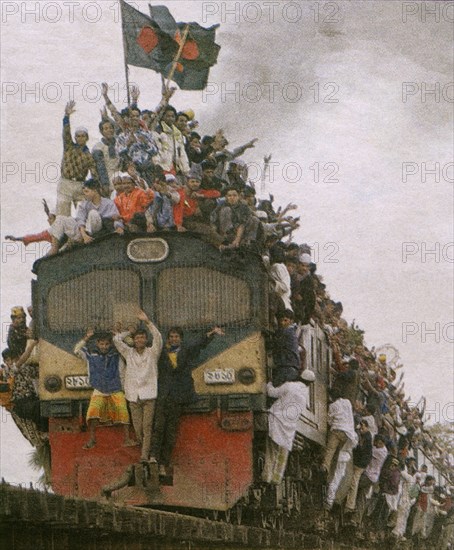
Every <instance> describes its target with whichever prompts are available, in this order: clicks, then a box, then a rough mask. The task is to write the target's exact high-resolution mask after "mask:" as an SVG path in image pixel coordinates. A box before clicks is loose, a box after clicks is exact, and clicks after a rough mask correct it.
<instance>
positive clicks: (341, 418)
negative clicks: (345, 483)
mask: <svg viewBox="0 0 454 550" xmlns="http://www.w3.org/2000/svg"><path fill="white" fill-rule="evenodd" d="M329 396H330V399H331V404H330V405H329V407H328V425H329V431H328V439H327V442H326V448H325V456H324V458H323V463H322V466H321V470H322V473H323V474H324V476H326V478H327V477H328V475H329V473H330V469H331V463H332V461H333V458H334V456H335V454H336V452H337V451H338V450H340V449H341V448H342V447H343V446H344V445H345V443H346V442H347V440H350V441H352V442H353V441H356V442H357V441H358V439H357V435H356V432H355V422H354V418H353V409H352V404H351V403H350V401H349V400H348V399H344V398H343V397H341V395H340V392H339V391H338V390H337V389H336V388H332V389H330V391H329ZM355 444H356V443H355Z"/></svg>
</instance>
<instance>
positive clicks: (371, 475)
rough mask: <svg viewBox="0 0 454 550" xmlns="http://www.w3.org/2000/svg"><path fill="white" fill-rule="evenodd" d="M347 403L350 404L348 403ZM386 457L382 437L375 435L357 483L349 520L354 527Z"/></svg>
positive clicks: (362, 515) (360, 522)
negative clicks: (352, 512) (366, 461)
mask: <svg viewBox="0 0 454 550" xmlns="http://www.w3.org/2000/svg"><path fill="white" fill-rule="evenodd" d="M347 402H348V403H350V402H349V401H347ZM387 456H388V449H387V448H386V445H385V439H384V437H383V436H381V435H376V436H375V438H374V443H373V446H372V459H371V461H370V462H369V465H368V466H367V468H366V469H365V470H364V472H363V473H362V475H361V477H360V479H359V483H358V494H357V497H356V509H355V513H354V515H353V517H352V518H351V522H352V523H353V524H355V525H361V524H362V521H363V517H364V513H365V511H366V508H367V504H368V501H369V498H370V494H371V492H372V486H373V485H375V484H376V483H377V482H378V480H379V478H380V472H381V469H382V466H383V464H384V462H385V460H386V457H387Z"/></svg>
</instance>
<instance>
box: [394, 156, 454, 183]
mask: <svg viewBox="0 0 454 550" xmlns="http://www.w3.org/2000/svg"><path fill="white" fill-rule="evenodd" d="M409 180H411V181H415V180H416V181H417V180H419V181H420V182H421V183H426V182H427V180H430V181H431V182H432V181H433V182H435V183H440V182H441V181H444V182H446V183H454V162H446V163H445V164H441V162H436V161H431V162H414V161H406V162H403V163H402V183H407V182H408V181H409Z"/></svg>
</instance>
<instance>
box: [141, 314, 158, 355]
mask: <svg viewBox="0 0 454 550" xmlns="http://www.w3.org/2000/svg"><path fill="white" fill-rule="evenodd" d="M137 318H138V319H139V321H143V322H144V323H145V324H146V325H147V327H148V330H149V331H150V332H151V335H152V336H153V345H152V346H151V349H152V350H153V351H156V353H157V354H160V353H161V350H162V345H163V342H162V336H161V333H160V332H159V330H158V328H157V327H156V325H154V324H153V322H152V321H151V320H150V319H149V318H148V315H147V314H146V313H145V312H144V311H141V312H140V313H139V314H138V315H137Z"/></svg>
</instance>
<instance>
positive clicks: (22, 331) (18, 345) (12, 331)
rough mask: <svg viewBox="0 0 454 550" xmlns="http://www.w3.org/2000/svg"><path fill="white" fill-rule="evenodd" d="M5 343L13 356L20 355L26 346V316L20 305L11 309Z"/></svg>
mask: <svg viewBox="0 0 454 550" xmlns="http://www.w3.org/2000/svg"><path fill="white" fill-rule="evenodd" d="M7 345H8V348H9V351H10V353H11V355H12V356H13V357H20V356H21V355H22V354H23V353H24V351H25V348H26V346H27V316H26V315H25V310H24V308H23V307H22V306H15V307H13V308H12V309H11V324H10V326H9V329H8V337H7Z"/></svg>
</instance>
